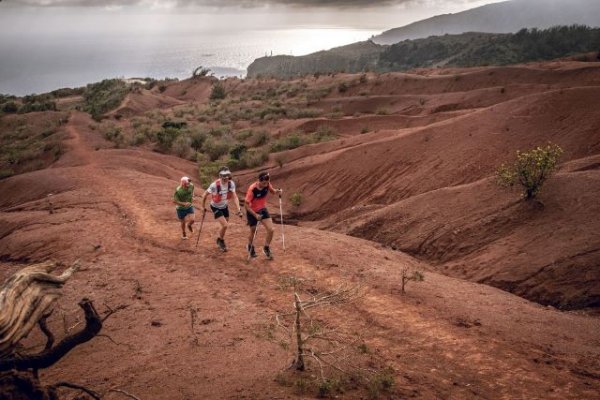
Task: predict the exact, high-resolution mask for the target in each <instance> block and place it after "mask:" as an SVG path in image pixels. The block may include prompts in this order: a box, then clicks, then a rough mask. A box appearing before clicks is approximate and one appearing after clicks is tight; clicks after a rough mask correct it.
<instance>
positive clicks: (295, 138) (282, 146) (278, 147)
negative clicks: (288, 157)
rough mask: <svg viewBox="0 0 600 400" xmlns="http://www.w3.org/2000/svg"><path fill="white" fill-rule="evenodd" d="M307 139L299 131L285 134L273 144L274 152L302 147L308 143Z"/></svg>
mask: <svg viewBox="0 0 600 400" xmlns="http://www.w3.org/2000/svg"><path fill="white" fill-rule="evenodd" d="M306 143H307V141H306V139H304V138H303V137H302V136H300V135H299V134H298V133H292V134H289V135H287V136H284V137H282V138H280V139H279V140H277V141H276V142H275V143H273V144H272V145H271V151H272V152H278V151H284V150H291V149H295V148H296V147H300V146H302V145H303V144H306Z"/></svg>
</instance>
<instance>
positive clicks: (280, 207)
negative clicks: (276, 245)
mask: <svg viewBox="0 0 600 400" xmlns="http://www.w3.org/2000/svg"><path fill="white" fill-rule="evenodd" d="M279 217H280V218H281V244H282V245H283V251H284V252H285V235H284V233H283V206H282V205H281V193H279Z"/></svg>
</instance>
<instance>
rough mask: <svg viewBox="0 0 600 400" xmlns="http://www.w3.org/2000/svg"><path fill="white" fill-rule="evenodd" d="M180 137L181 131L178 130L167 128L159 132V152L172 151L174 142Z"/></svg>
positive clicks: (157, 136) (157, 135)
mask: <svg viewBox="0 0 600 400" xmlns="http://www.w3.org/2000/svg"><path fill="white" fill-rule="evenodd" d="M179 135H181V131H180V130H179V129H176V128H165V129H161V130H160V131H158V133H157V134H156V140H157V141H158V147H159V150H161V151H169V150H171V147H172V146H173V142H174V141H175V139H176V138H177V137H178V136H179Z"/></svg>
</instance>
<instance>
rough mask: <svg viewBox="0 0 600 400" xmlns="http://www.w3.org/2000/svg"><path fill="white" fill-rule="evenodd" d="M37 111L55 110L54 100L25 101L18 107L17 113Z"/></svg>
mask: <svg viewBox="0 0 600 400" xmlns="http://www.w3.org/2000/svg"><path fill="white" fill-rule="evenodd" d="M37 111H56V102H54V101H34V102H27V103H25V104H23V105H22V106H21V107H19V114H26V113H30V112H37Z"/></svg>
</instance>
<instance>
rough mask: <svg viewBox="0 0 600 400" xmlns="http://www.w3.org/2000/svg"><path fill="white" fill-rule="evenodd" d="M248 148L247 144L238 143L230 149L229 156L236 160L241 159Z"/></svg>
mask: <svg viewBox="0 0 600 400" xmlns="http://www.w3.org/2000/svg"><path fill="white" fill-rule="evenodd" d="M246 150H248V148H247V147H246V146H245V145H243V144H242V143H237V144H235V145H234V146H233V147H232V148H231V149H230V150H229V156H230V157H231V158H233V159H234V160H239V159H240V157H241V156H242V154H244V153H245V152H246Z"/></svg>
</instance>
